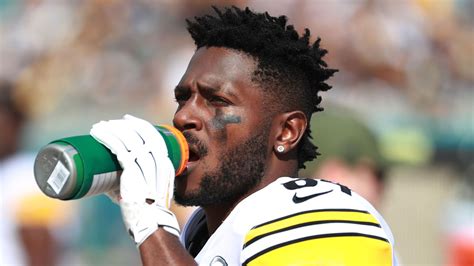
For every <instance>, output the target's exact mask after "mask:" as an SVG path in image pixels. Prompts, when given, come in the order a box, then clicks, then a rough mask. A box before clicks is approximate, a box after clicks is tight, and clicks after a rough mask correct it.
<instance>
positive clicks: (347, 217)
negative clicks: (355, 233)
mask: <svg viewBox="0 0 474 266" xmlns="http://www.w3.org/2000/svg"><path fill="white" fill-rule="evenodd" d="M324 221H328V222H341V221H342V222H347V221H348V222H359V223H371V224H373V225H376V226H379V225H378V222H377V220H376V219H375V218H374V217H373V216H372V215H371V214H369V213H366V212H362V211H355V210H315V211H311V212H304V213H300V214H296V215H291V216H288V217H286V218H283V219H277V220H275V221H273V222H270V223H267V224H264V225H263V226H258V227H256V228H253V229H252V230H250V231H249V232H248V233H247V235H246V236H245V240H244V246H246V245H248V244H249V242H250V241H252V240H253V239H258V238H259V237H262V236H264V235H267V234H271V233H272V232H276V231H279V230H284V229H285V228H291V227H292V226H297V225H302V224H305V223H317V222H324Z"/></svg>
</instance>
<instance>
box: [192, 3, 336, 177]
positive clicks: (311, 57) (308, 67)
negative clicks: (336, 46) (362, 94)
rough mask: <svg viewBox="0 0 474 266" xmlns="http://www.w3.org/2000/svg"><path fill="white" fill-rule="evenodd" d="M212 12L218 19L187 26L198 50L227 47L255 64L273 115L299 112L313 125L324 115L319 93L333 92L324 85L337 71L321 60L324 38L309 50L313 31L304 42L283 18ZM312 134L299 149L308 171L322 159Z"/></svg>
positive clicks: (231, 10) (246, 11)
mask: <svg viewBox="0 0 474 266" xmlns="http://www.w3.org/2000/svg"><path fill="white" fill-rule="evenodd" d="M213 9H214V10H215V12H216V15H214V16H211V15H205V16H202V17H195V21H190V20H186V22H187V24H188V31H189V33H190V34H191V37H192V38H193V39H194V42H195V44H196V47H197V49H199V48H201V47H204V46H206V47H210V46H214V47H226V48H231V49H235V50H238V51H242V52H245V53H247V54H249V55H250V56H252V57H253V58H255V59H256V61H257V70H256V71H255V73H254V77H253V80H254V81H255V82H257V84H259V85H260V86H261V87H262V88H263V89H264V90H265V91H266V92H268V94H269V98H271V99H267V101H268V100H270V101H271V103H272V104H268V105H267V106H271V107H269V108H271V111H273V112H276V111H279V112H282V111H283V112H288V111H293V110H301V111H303V112H304V113H305V114H306V116H307V117H308V123H309V121H310V120H311V115H312V114H313V113H314V112H318V111H322V110H323V108H321V107H320V106H319V104H320V103H321V96H319V95H318V93H319V92H320V91H327V90H329V89H330V88H331V86H329V85H328V84H326V83H325V82H324V81H326V80H327V79H328V78H329V77H331V76H332V75H333V74H334V73H335V72H337V70H336V69H329V68H327V64H326V62H324V61H323V60H322V58H323V56H324V55H325V54H326V53H327V51H326V50H324V49H321V48H320V47H319V44H320V41H321V39H320V38H318V39H317V40H316V42H314V43H313V44H312V45H311V44H310V43H309V39H310V31H309V29H305V33H304V34H303V35H302V36H301V37H300V35H299V34H298V32H297V31H296V30H295V28H294V27H293V25H287V18H286V17H285V16H280V17H272V16H270V15H269V14H268V13H267V12H265V13H255V12H253V11H251V10H250V9H249V8H248V7H247V8H245V9H244V10H242V9H240V8H238V7H235V6H233V7H232V8H225V9H224V10H222V11H221V10H219V9H218V8H217V7H213ZM270 101H268V102H270ZM309 128H310V126H309V125H308V127H307V129H306V131H305V132H304V135H303V138H302V140H301V142H300V144H299V146H298V168H305V166H304V164H305V162H307V161H311V160H313V159H314V158H316V156H317V155H319V153H318V152H317V147H316V146H315V145H314V144H313V143H312V142H311V139H312V137H311V130H310V129H309Z"/></svg>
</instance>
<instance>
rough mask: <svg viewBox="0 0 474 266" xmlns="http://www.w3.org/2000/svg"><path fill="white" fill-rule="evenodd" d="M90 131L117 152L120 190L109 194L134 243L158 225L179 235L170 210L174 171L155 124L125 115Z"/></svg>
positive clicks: (143, 239)
mask: <svg viewBox="0 0 474 266" xmlns="http://www.w3.org/2000/svg"><path fill="white" fill-rule="evenodd" d="M90 134H91V135H92V136H93V137H94V138H95V139H96V140H97V141H99V142H100V143H102V144H103V145H105V146H106V147H107V148H108V149H109V150H110V151H111V152H112V153H114V154H115V155H117V159H118V161H119V163H120V165H121V166H122V168H123V172H122V175H121V177H120V193H116V192H112V193H109V194H108V196H109V197H111V198H112V200H113V201H115V202H118V203H119V205H120V208H121V210H122V216H123V219H124V222H125V226H126V227H127V229H128V232H129V234H130V235H131V236H132V238H133V240H134V241H135V243H136V244H137V246H139V245H140V244H142V243H143V241H145V239H146V238H148V237H149V236H150V235H151V234H153V233H154V232H155V231H156V230H157V229H158V227H159V226H161V227H163V229H165V230H166V231H168V232H170V233H172V234H174V235H176V236H179V225H178V221H177V219H176V216H175V215H174V214H173V213H172V212H171V211H169V207H170V203H171V198H172V196H173V189H174V177H175V170H174V167H173V164H172V162H171V160H170V159H169V157H168V150H167V148H166V144H165V141H164V140H163V137H162V136H161V135H160V133H159V132H158V131H157V130H156V129H155V127H154V126H153V125H152V124H150V123H149V122H147V121H145V120H142V119H139V118H136V117H133V116H131V115H125V116H124V118H123V119H120V120H110V121H101V122H99V123H97V124H95V125H93V126H92V129H91V131H90Z"/></svg>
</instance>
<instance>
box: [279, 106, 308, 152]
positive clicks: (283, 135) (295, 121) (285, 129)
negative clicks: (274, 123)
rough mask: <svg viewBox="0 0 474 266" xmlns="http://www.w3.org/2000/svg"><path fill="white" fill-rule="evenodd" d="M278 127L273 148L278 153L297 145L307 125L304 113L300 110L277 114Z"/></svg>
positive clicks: (290, 149) (292, 148) (294, 147)
mask: <svg viewBox="0 0 474 266" xmlns="http://www.w3.org/2000/svg"><path fill="white" fill-rule="evenodd" d="M277 119H278V127H277V128H276V132H275V133H276V135H275V136H276V138H275V141H274V144H273V146H274V147H273V150H274V151H275V152H276V153H278V154H285V153H288V152H290V151H292V150H294V149H296V148H297V147H298V143H299V142H300V140H301V138H302V137H303V134H304V132H305V130H306V127H307V126H308V120H307V118H306V115H305V114H304V113H303V112H301V111H292V112H288V113H283V114H280V115H278V117H277Z"/></svg>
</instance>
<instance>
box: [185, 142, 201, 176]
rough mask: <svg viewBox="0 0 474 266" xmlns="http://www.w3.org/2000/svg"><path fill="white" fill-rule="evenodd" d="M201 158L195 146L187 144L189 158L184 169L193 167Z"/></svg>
mask: <svg viewBox="0 0 474 266" xmlns="http://www.w3.org/2000/svg"><path fill="white" fill-rule="evenodd" d="M199 159H201V156H200V155H199V154H198V152H197V149H196V147H194V146H191V145H190V146H189V159H188V163H187V164H186V168H187V169H186V170H187V171H189V170H191V169H192V168H193V166H194V165H195V164H196V163H197V162H198V161H199Z"/></svg>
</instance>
